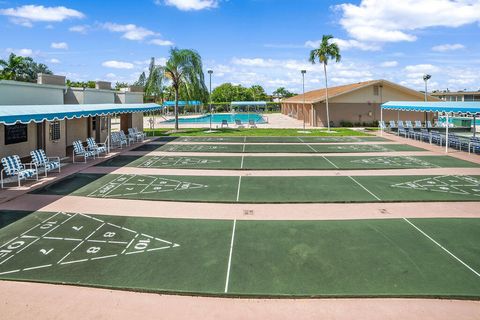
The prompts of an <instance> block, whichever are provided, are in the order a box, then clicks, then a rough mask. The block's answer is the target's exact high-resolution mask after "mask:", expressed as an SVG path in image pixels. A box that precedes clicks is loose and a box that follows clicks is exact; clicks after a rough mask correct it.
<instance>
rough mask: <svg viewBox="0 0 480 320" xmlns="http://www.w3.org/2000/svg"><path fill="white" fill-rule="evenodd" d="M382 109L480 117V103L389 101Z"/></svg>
mask: <svg viewBox="0 0 480 320" xmlns="http://www.w3.org/2000/svg"><path fill="white" fill-rule="evenodd" d="M382 109H384V110H399V111H417V112H439V113H449V114H458V115H480V102H457V101H452V102H450V101H440V102H420V101H389V102H387V103H384V104H382Z"/></svg>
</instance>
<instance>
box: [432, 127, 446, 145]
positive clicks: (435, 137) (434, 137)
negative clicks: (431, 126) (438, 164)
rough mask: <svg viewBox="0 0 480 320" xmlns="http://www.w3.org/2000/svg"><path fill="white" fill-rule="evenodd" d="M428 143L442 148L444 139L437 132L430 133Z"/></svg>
mask: <svg viewBox="0 0 480 320" xmlns="http://www.w3.org/2000/svg"><path fill="white" fill-rule="evenodd" d="M430 143H435V144H438V145H439V146H442V145H443V143H444V138H443V136H442V135H441V134H440V132H438V131H434V130H432V131H430Z"/></svg>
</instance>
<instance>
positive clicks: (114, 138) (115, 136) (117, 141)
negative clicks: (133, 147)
mask: <svg viewBox="0 0 480 320" xmlns="http://www.w3.org/2000/svg"><path fill="white" fill-rule="evenodd" d="M110 143H111V146H112V147H117V148H120V149H121V148H122V146H123V145H125V147H126V146H127V143H128V142H127V141H126V140H122V139H121V138H120V132H118V131H117V132H112V135H111V136H110Z"/></svg>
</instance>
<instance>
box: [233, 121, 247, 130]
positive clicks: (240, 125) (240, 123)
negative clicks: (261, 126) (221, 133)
mask: <svg viewBox="0 0 480 320" xmlns="http://www.w3.org/2000/svg"><path fill="white" fill-rule="evenodd" d="M235 125H236V126H237V128H239V129H242V128H245V126H244V125H243V123H242V120H240V119H235Z"/></svg>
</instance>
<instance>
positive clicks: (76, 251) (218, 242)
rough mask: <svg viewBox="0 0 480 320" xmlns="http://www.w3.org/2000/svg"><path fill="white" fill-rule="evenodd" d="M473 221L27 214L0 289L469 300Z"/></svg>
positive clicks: (14, 227) (7, 255) (477, 280)
mask: <svg viewBox="0 0 480 320" xmlns="http://www.w3.org/2000/svg"><path fill="white" fill-rule="evenodd" d="M479 231H480V219H409V220H407V219H385V220H346V221H248V220H247V221H229V220H222V221H219V220H190V219H160V218H139V217H119V216H101V215H83V214H74V213H47V212H36V213H33V214H31V215H29V216H27V217H26V218H24V219H22V220H20V221H18V222H16V223H13V224H11V225H9V226H7V227H5V228H3V229H2V230H0V278H1V279H7V280H23V281H36V282H48V283H59V284H60V283H62V284H72V285H84V286H94V287H104V288H113V289H125V290H136V291H148V292H160V293H161V292H170V293H185V294H187V293H188V294H202V295H219V296H223V295H227V296H264V297H279V296H284V297H285V296H296V297H312V296H313V297H441V298H464V299H466V298H468V299H479V298H480V274H479V273H478V270H479V268H480V252H479V249H478V242H479V241H480V232H479Z"/></svg>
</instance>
